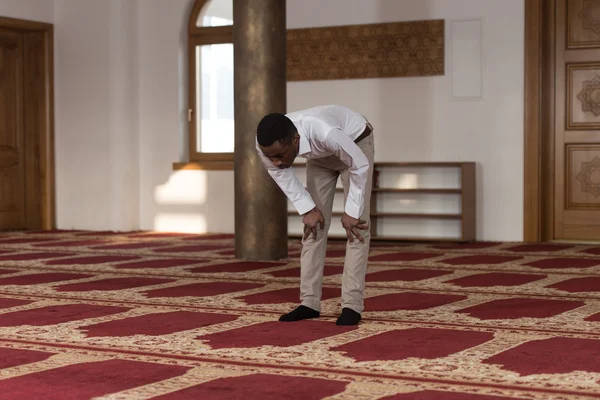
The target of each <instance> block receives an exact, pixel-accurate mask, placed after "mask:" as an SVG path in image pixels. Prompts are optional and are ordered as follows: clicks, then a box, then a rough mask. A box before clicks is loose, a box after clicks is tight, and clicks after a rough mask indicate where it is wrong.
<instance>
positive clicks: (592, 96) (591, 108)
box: [567, 63, 600, 129]
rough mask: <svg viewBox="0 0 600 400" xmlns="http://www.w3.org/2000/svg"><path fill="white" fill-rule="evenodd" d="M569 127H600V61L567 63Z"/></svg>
mask: <svg viewBox="0 0 600 400" xmlns="http://www.w3.org/2000/svg"><path fill="white" fill-rule="evenodd" d="M567 77H568V81H567V129H600V63H577V64H568V65H567Z"/></svg>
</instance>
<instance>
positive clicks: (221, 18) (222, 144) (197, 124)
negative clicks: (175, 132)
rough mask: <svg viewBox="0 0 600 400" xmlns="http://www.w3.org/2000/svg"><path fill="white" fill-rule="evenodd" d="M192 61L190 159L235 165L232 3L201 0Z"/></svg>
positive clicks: (193, 21) (192, 31) (191, 32)
mask: <svg viewBox="0 0 600 400" xmlns="http://www.w3.org/2000/svg"><path fill="white" fill-rule="evenodd" d="M188 57H189V71H188V77H189V110H188V122H189V146H190V161H192V162H194V161H226V162H230V161H231V162H233V146H234V110H233V0H196V2H195V4H194V6H193V8H192V11H191V13H190V18H189V23H188Z"/></svg>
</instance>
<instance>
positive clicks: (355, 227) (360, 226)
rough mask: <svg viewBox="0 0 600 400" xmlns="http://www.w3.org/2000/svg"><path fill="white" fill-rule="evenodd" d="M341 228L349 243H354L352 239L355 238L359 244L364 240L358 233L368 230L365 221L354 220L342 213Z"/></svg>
mask: <svg viewBox="0 0 600 400" xmlns="http://www.w3.org/2000/svg"><path fill="white" fill-rule="evenodd" d="M342 226H343V227H344V229H345V230H346V236H347V237H348V240H349V241H350V242H354V238H356V239H358V240H359V241H360V242H361V243H364V241H365V239H364V238H363V237H362V235H361V234H360V231H361V230H367V229H369V225H368V224H367V221H363V220H360V219H356V218H354V217H351V216H350V215H348V214H346V213H344V215H343V216H342Z"/></svg>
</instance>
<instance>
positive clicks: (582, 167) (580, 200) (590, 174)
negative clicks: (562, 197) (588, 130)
mask: <svg viewBox="0 0 600 400" xmlns="http://www.w3.org/2000/svg"><path fill="white" fill-rule="evenodd" d="M567 199H568V202H567V208H569V209H574V208H600V146H599V145H567Z"/></svg>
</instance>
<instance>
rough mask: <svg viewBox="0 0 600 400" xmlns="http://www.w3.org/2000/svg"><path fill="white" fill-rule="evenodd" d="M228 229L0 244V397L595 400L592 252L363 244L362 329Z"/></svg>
mask: <svg viewBox="0 0 600 400" xmlns="http://www.w3.org/2000/svg"><path fill="white" fill-rule="evenodd" d="M300 248H301V246H300V243H299V241H295V240H293V241H290V258H289V259H287V260H281V261H265V262H245V261H241V260H236V259H235V258H234V239H233V236H232V235H186V234H165V233H152V232H131V233H113V232H86V231H55V232H25V233H24V232H13V233H4V234H1V235H0V399H17V398H18V399H61V400H64V399H89V398H98V399H99V398H102V399H150V398H151V399H238V398H239V399H250V398H256V399H284V398H285V399H303V400H304V399H325V398H327V399H398V400H399V399H467V400H470V399H472V400H501V399H508V398H518V399H587V398H600V245H571V244H552V245H547V244H544V245H527V244H522V243H483V242H479V243H472V244H435V243H416V244H404V243H391V244H390V243H377V242H374V243H373V244H372V251H371V254H370V263H369V268H368V271H367V272H368V273H367V289H366V298H365V312H364V314H363V321H362V322H361V324H360V325H359V326H358V327H339V326H336V325H335V319H336V318H337V315H338V314H339V312H340V292H341V274H342V272H343V262H344V253H345V251H344V249H345V244H344V243H342V242H331V243H330V245H329V247H328V249H329V250H328V253H327V262H326V267H325V272H324V275H325V276H324V283H323V301H322V316H321V318H319V319H315V320H309V321H301V322H297V323H281V322H278V321H277V319H278V318H279V316H280V315H281V314H282V313H285V312H288V311H290V310H291V309H292V308H293V307H295V306H296V305H297V304H298V296H299V289H298V285H299V276H300V270H299V263H298V256H299V252H300Z"/></svg>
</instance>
